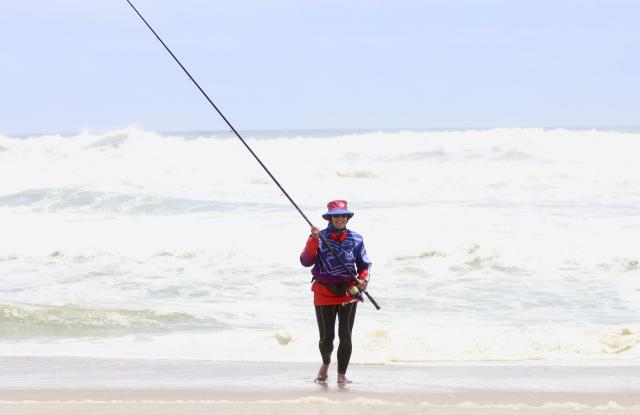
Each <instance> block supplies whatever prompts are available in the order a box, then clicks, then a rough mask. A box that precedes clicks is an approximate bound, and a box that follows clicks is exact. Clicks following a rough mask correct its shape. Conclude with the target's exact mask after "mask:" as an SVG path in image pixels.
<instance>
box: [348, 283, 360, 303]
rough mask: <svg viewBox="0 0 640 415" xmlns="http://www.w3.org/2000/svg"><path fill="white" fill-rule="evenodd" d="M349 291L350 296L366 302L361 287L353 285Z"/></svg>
mask: <svg viewBox="0 0 640 415" xmlns="http://www.w3.org/2000/svg"><path fill="white" fill-rule="evenodd" d="M347 292H348V293H349V296H351V297H353V298H357V299H358V301H360V302H361V303H364V298H363V297H362V291H360V289H359V288H358V287H356V286H355V285H352V286H351V287H349V289H348V290H347Z"/></svg>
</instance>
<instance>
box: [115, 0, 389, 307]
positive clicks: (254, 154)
mask: <svg viewBox="0 0 640 415" xmlns="http://www.w3.org/2000/svg"><path fill="white" fill-rule="evenodd" d="M126 2H127V3H129V6H131V8H132V9H133V11H134V12H136V14H137V15H138V16H139V17H140V19H142V21H143V22H144V24H145V25H146V26H147V27H148V28H149V30H151V33H153V34H154V36H155V37H156V39H158V41H159V42H160V43H162V46H164V48H165V49H166V50H167V52H169V54H170V55H171V57H172V58H173V60H175V61H176V63H177V64H178V65H180V68H182V70H183V71H184V73H186V74H187V76H188V77H189V79H191V82H193V84H194V85H195V86H196V88H198V90H199V91H200V92H201V93H202V95H203V96H204V97H205V98H206V99H207V101H209V104H211V106H212V107H213V109H215V110H216V112H217V113H218V115H220V117H222V119H223V120H224V122H225V123H227V125H228V126H229V128H231V131H233V133H234V134H235V135H236V137H238V139H239V140H240V141H241V142H242V144H244V146H245V147H246V148H247V150H249V153H251V155H252V156H253V158H255V159H256V161H257V162H258V163H259V164H260V166H262V168H263V169H264V171H265V172H267V174H268V175H269V177H271V180H273V182H274V183H275V184H276V185H277V186H278V188H279V189H280V190H281V191H282V193H283V194H284V195H285V196H286V197H287V199H289V202H291V204H292V205H293V207H295V208H296V210H297V211H298V212H299V213H300V215H302V217H303V218H304V220H305V221H306V222H307V223H308V224H309V226H311V227H313V223H311V221H310V220H309V218H307V216H306V215H305V214H304V212H303V211H302V209H300V207H298V205H297V204H296V202H294V201H293V199H292V198H291V196H289V193H287V191H286V190H284V187H282V185H281V184H280V182H278V179H276V178H275V176H274V175H273V174H271V172H270V171H269V169H268V168H267V166H266V165H265V164H264V163H263V162H262V160H260V158H259V157H258V155H257V154H256V153H255V152H254V151H253V150H252V149H251V147H249V144H247V142H246V141H245V140H244V138H242V136H241V135H240V133H239V132H238V131H237V130H236V129H235V128H234V127H233V125H231V123H230V122H229V120H228V119H227V117H225V116H224V114H223V113H222V111H220V109H219V108H218V107H217V106H216V104H214V103H213V101H212V100H211V98H209V95H207V93H206V92H204V89H202V87H200V84H198V82H197V81H196V80H195V79H194V78H193V76H191V74H190V73H189V71H188V70H187V68H185V67H184V65H183V64H182V63H181V62H180V60H179V59H178V58H177V57H176V55H174V54H173V52H172V51H171V49H169V47H168V46H167V45H166V44H165V43H164V41H163V40H162V39H161V38H160V36H159V35H158V34H157V33H156V31H155V30H153V28H152V27H151V25H150V24H149V23H148V22H147V20H146V19H145V18H144V17H143V16H142V14H140V12H139V11H138V9H136V7H135V6H134V5H133V3H131V1H129V0H126ZM320 239H322V242H323V243H325V244H326V246H327V247H328V248H329V251H330V252H331V254H333V255H334V256H335V257H336V258H338V260H339V261H340V263H341V264H342V265H343V266H344V267H345V268H346V269H347V271H348V272H349V275H351V278H352V279H354V280H355V282H357V283H360V281H359V280H358V278H357V277H356V276H355V275H353V273H352V270H351V268H349V267H348V266H347V264H345V263H344V261H343V260H342V258H340V257H339V256H338V255H336V253H335V252H334V251H333V249H332V248H331V245H330V244H329V242H328V241H327V240H326V239H325V237H324V236H322V235H320ZM363 292H364V293H365V294H366V295H367V298H368V299H369V301H371V304H373V305H374V306H375V307H376V309H378V310H379V309H380V306H379V305H378V303H376V301H375V300H374V299H373V298H372V297H371V295H369V293H368V292H367V291H366V290H364V291H363Z"/></svg>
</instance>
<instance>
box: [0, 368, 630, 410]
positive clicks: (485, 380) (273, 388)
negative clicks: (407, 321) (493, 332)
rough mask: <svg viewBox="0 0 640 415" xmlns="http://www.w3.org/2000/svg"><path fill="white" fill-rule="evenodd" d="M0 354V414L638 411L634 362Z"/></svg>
mask: <svg viewBox="0 0 640 415" xmlns="http://www.w3.org/2000/svg"><path fill="white" fill-rule="evenodd" d="M316 370H317V365H315V364H311V363H274V362H261V363H250V362H213V361H189V360H139V359H138V360H127V359H94V358H80V357H75V358H70V357H0V413H2V414H12V415H13V414H15V415H35V414H45V413H56V414H63V415H66V414H74V413H83V414H85V413H86V414H96V415H98V414H105V415H110V414H149V415H151V414H154V415H156V414H165V413H166V414H169V413H180V414H185V415H200V414H212V413H213V414H218V413H220V414H222V413H233V414H247V415H249V414H255V413H256V412H257V411H258V412H260V413H274V414H275V413H278V414H285V415H286V414H299V413H305V412H306V413H309V414H324V413H331V412H333V411H335V410H336V408H337V407H338V405H339V408H340V411H341V412H343V413H345V414H365V413H366V414H369V415H371V414H374V415H377V414H380V415H389V414H413V413H425V412H433V411H436V412H437V413H439V414H444V415H459V414H460V415H462V414H471V413H473V414H485V413H486V414H514V413H516V412H517V413H518V414H529V413H531V414H545V415H546V414H565V413H567V414H568V413H575V412H576V411H580V413H600V414H601V413H602V412H603V410H606V411H607V413H609V412H620V413H635V412H640V365H634V366H593V365H592V366H579V365H574V366H559V365H547V366H542V365H504V364H501V365H482V366H480V365H469V366H464V365H459V364H457V365H442V364H439V365H437V366H436V365H432V366H406V365H402V366H395V365H358V364H354V365H352V366H350V369H349V372H348V376H349V377H350V378H351V379H353V380H354V383H352V384H349V385H346V386H338V385H337V384H336V375H335V365H334V366H332V368H331V370H330V380H329V382H328V384H327V385H319V384H315V383H314V382H313V377H314V375H315V371H316Z"/></svg>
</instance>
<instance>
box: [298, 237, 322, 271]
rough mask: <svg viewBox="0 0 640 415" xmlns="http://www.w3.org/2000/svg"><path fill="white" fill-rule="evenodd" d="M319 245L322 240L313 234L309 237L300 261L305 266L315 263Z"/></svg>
mask: <svg viewBox="0 0 640 415" xmlns="http://www.w3.org/2000/svg"><path fill="white" fill-rule="evenodd" d="M319 247H320V242H319V241H318V240H317V239H316V238H314V237H313V236H310V237H309V239H307V244H306V245H305V247H304V250H303V251H302V253H301V254H300V263H301V264H302V265H303V266H305V267H310V266H312V265H313V264H315V263H316V258H317V257H318V248H319Z"/></svg>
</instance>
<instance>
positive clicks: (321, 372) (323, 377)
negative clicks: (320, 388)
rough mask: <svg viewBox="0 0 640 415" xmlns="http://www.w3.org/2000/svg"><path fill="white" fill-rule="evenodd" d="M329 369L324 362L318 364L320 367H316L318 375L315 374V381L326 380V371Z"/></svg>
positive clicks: (322, 381) (323, 381) (321, 381)
mask: <svg viewBox="0 0 640 415" xmlns="http://www.w3.org/2000/svg"><path fill="white" fill-rule="evenodd" d="M328 371H329V365H325V364H324V363H323V364H321V365H320V369H318V375H317V376H316V379H315V382H316V383H325V382H326V381H327V378H328V376H327V372H328Z"/></svg>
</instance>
